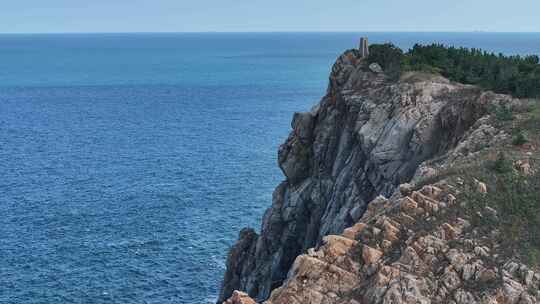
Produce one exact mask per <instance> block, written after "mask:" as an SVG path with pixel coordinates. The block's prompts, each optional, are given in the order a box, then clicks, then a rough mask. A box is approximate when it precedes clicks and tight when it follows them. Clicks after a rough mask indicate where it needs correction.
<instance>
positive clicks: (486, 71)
mask: <svg viewBox="0 0 540 304" xmlns="http://www.w3.org/2000/svg"><path fill="white" fill-rule="evenodd" d="M368 61H369V62H370V63H373V62H377V63H378V64H380V65H381V67H382V68H383V69H384V70H385V72H386V73H388V75H390V76H391V77H392V78H398V77H399V75H400V74H401V73H402V72H403V71H426V72H431V73H438V74H440V75H442V76H444V77H447V78H448V79H450V80H453V81H457V82H461V83H466V84H474V85H478V86H481V87H483V88H485V89H488V90H492V91H494V92H497V93H504V94H511V95H514V96H516V97H530V98H540V64H539V62H540V59H539V57H538V56H537V55H529V56H519V55H515V56H505V55H503V54H494V53H489V52H486V51H483V50H480V49H475V48H472V49H469V48H463V47H460V48H456V47H448V46H445V45H442V44H431V45H420V44H416V45H414V46H413V47H412V48H411V49H410V50H409V51H408V52H403V51H402V50H401V49H399V48H398V47H396V46H394V45H393V44H390V43H387V44H374V45H371V46H370V55H369V58H368Z"/></svg>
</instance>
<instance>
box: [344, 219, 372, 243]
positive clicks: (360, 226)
mask: <svg viewBox="0 0 540 304" xmlns="http://www.w3.org/2000/svg"><path fill="white" fill-rule="evenodd" d="M366 227H367V225H366V224H364V223H357V224H355V225H354V226H352V227H350V228H347V229H345V231H343V236H344V237H346V238H349V239H351V240H354V239H356V237H357V236H358V235H359V234H360V233H361V232H362V231H363V230H364V229H365V228H366Z"/></svg>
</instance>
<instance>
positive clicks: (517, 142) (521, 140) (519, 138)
mask: <svg viewBox="0 0 540 304" xmlns="http://www.w3.org/2000/svg"><path fill="white" fill-rule="evenodd" d="M527 142H528V140H527V138H526V137H525V135H524V134H523V132H521V131H520V132H519V133H518V134H517V135H516V136H514V139H512V144H513V145H514V146H522V145H524V144H526V143H527Z"/></svg>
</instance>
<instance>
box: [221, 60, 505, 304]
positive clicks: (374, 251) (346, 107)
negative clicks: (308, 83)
mask: <svg viewBox="0 0 540 304" xmlns="http://www.w3.org/2000/svg"><path fill="white" fill-rule="evenodd" d="M511 102H512V100H511V98H509V97H506V96H503V95H496V94H493V93H486V92H482V91H481V90H479V89H478V88H476V87H473V86H467V85H462V84H456V83H451V82H450V81H448V80H446V79H444V78H442V77H438V76H432V75H423V74H418V73H411V74H408V75H404V76H403V77H402V78H401V80H400V81H397V82H396V81H391V80H389V79H387V77H386V76H385V75H384V73H379V72H373V71H372V70H371V69H370V68H369V66H367V64H366V63H365V61H364V60H362V58H361V57H360V54H359V52H358V51H356V50H351V51H347V52H346V53H344V54H343V55H342V56H340V57H339V59H338V60H337V62H336V63H335V64H334V66H333V68H332V73H331V76H330V84H329V87H328V90H327V94H326V96H325V97H324V98H323V99H322V100H321V101H320V103H319V104H318V105H316V106H315V107H314V108H313V109H312V110H311V111H309V112H305V113H296V114H295V115H294V117H293V122H292V129H293V130H292V132H291V134H290V135H289V137H288V139H287V140H286V142H285V143H284V144H283V145H282V146H281V147H280V149H279V155H278V161H279V166H280V168H281V169H282V171H283V173H284V175H285V177H286V180H285V181H283V182H282V183H281V184H280V185H279V186H278V187H277V188H276V190H275V191H274V194H273V198H272V206H271V208H270V209H268V210H267V211H266V213H265V215H264V218H263V224H262V228H261V233H260V235H257V234H256V233H255V232H254V231H252V230H244V231H243V232H242V233H241V234H240V239H239V241H238V243H237V244H236V245H235V246H234V247H233V248H232V250H231V252H230V253H229V257H228V262H227V272H226V274H225V280H224V284H223V288H222V291H221V295H220V299H219V301H224V300H225V299H228V298H229V297H230V296H231V295H232V293H233V291H234V290H242V291H245V292H247V293H248V294H249V295H250V296H252V297H253V298H254V299H255V300H257V301H263V300H266V299H268V297H270V294H271V292H272V290H274V289H276V288H278V287H280V286H282V284H283V283H284V281H285V280H286V279H287V277H288V274H289V275H290V276H291V277H292V278H294V279H289V280H287V283H286V285H285V287H281V288H280V289H278V290H276V291H275V292H274V293H273V295H272V298H271V299H270V301H271V303H334V302H335V301H330V300H329V299H330V298H332V297H335V296H339V295H343V294H346V293H348V292H351V291H352V290H353V287H358V286H360V285H362V284H368V283H366V282H369V284H380V285H381V286H389V288H392V290H393V291H391V292H385V293H384V294H385V295H388V296H389V297H409V296H413V295H414V296H416V297H417V298H418V299H419V300H418V301H419V302H414V303H425V301H424V300H422V299H423V298H422V296H421V295H423V294H424V291H425V290H427V289H430V288H432V286H430V285H429V283H428V282H427V281H426V280H425V279H424V278H422V277H418V276H416V274H414V273H411V274H406V273H405V272H404V270H403V269H401V268H400V267H397V266H396V267H394V266H392V264H391V263H389V261H387V260H385V259H384V258H382V257H383V253H384V252H385V250H387V248H393V245H392V244H393V242H396V241H397V239H398V237H397V236H398V235H400V233H401V231H402V229H403V227H405V226H406V225H405V224H404V223H403V221H407V220H411V221H412V220H414V219H412V218H411V216H410V215H408V214H407V213H404V219H403V221H402V220H399V221H398V220H397V219H390V218H388V219H387V221H386V222H382V223H380V224H381V225H382V226H381V227H377V229H378V230H377V231H373V230H369V231H370V233H376V232H377V233H378V234H381V235H384V236H385V241H386V242H384V244H383V243H378V244H376V245H377V246H374V245H373V244H371V243H369V242H367V243H366V242H364V243H363V244H362V245H358V243H357V242H358V240H356V238H351V234H354V233H355V232H351V231H350V230H349V231H345V235H347V234H348V237H345V236H341V237H337V236H333V237H327V236H328V235H340V234H341V233H343V232H344V230H345V229H346V228H348V227H351V226H353V224H355V223H358V222H359V220H360V219H362V218H365V216H366V210H368V209H369V208H375V207H374V206H378V205H381V204H382V205H384V204H388V203H389V202H388V200H386V199H384V197H391V196H392V195H393V194H394V192H397V193H399V191H395V190H396V188H397V187H398V185H400V184H403V183H405V182H408V181H410V180H411V179H412V178H413V177H419V176H423V175H429V174H431V173H432V171H433V170H434V169H433V168H430V166H428V165H427V162H426V161H427V160H436V159H437V158H438V157H442V156H444V157H445V158H446V159H451V158H458V157H466V156H467V155H471V154H473V153H475V152H476V151H477V150H478V149H480V148H481V147H485V146H486V145H490V144H492V143H493V142H495V141H496V140H497V139H498V138H500V137H503V136H504V134H499V132H498V131H497V130H496V129H495V128H493V127H491V126H489V125H488V124H487V123H486V122H485V121H484V120H482V117H483V116H484V115H485V114H486V113H487V109H488V107H489V106H491V105H493V104H507V103H511ZM403 188H404V189H405V188H406V187H403ZM409 190H410V189H409ZM418 195H419V194H418ZM379 196H380V197H379ZM370 202H371V203H370ZM400 202H401V201H400ZM368 203H370V204H368ZM418 204H424V207H422V208H426V209H424V210H428V211H429V210H434V209H437V208H440V206H439V204H436V203H434V202H431V199H424V200H423V201H421V202H419V201H418V199H415V198H410V200H408V199H406V198H404V202H403V205H404V208H411V209H413V210H414V209H416V208H417V207H416V206H417V205H418ZM407 206H408V207H407ZM360 224H362V222H361V223H360ZM364 224H365V223H364ZM460 225H461V224H460V223H457V224H456V223H448V226H445V227H442V226H441V229H442V230H441V231H443V232H441V233H444V234H445V236H448V235H455V236H456V237H457V235H459V231H460V229H462V227H461V226H460ZM354 227H356V228H354ZM354 227H353V228H354V229H357V230H358V231H357V232H359V231H361V230H362V231H363V229H362V228H361V226H360V227H359V226H354ZM445 229H446V230H445ZM366 231H367V230H366ZM312 247H320V249H319V250H318V251H316V252H313V251H312V252H311V254H307V255H302V256H300V255H301V254H303V253H305V252H307V251H308V249H309V248H312ZM355 250H359V253H355ZM409 251H410V252H409V255H405V257H403V259H406V258H407V259H412V258H413V257H414V253H413V252H412V251H411V250H409ZM352 253H354V254H352ZM417 254H418V252H417ZM298 256H300V257H299V258H298V259H297V257H298ZM358 257H362V260H359V259H358ZM393 262H395V261H393ZM402 262H403V261H402ZM413 262H414V261H413ZM336 263H338V264H336ZM381 263H383V265H387V266H388V267H386V268H384V269H383V268H381V267H380V265H381ZM411 263H412V262H411ZM426 267H427V266H426ZM361 274H370V275H374V274H377V276H378V277H379V279H378V280H379V281H372V279H370V280H368V281H366V279H365V278H363V277H362V276H361ZM449 276H450V277H449V279H448V280H450V281H452V276H453V274H449ZM323 278H324V280H325V282H326V283H328V284H329V285H328V286H330V287H325V288H324V289H320V288H319V287H316V284H315V283H316V282H317V281H320V280H323ZM304 280H306V282H304ZM332 282H335V283H332ZM390 282H395V283H390ZM414 282H418V284H416V285H414V286H416V287H415V288H416V289H414V290H409V289H408V288H409V286H413V283H414ZM308 283H309V284H312V285H313V288H311V289H309V290H311V291H309V293H310V296H309V297H318V298H317V299H318V300H313V302H309V301H307V302H306V301H303V300H302V299H304V298H303V295H302V293H303V292H304V290H308V289H303V288H302V286H304V285H303V284H308ZM332 286H333V287H332ZM317 288H319V289H317ZM321 288H322V287H321ZM448 289H449V288H448V287H447V290H448ZM305 292H307V291H305ZM409 293H410V294H411V295H409ZM284 294H290V295H291V297H285V296H282V295H284ZM293 294H295V295H296V296H293ZM381 294H382V293H378V292H374V293H373V294H370V295H367V296H370V297H371V296H373V297H376V296H379V297H380V296H381ZM359 296H360V298H361V297H362V296H364V295H359ZM468 296H469V295H468V294H463V295H456V297H458V298H460V299H461V298H463V299H467V297H468ZM329 297H330V298H329ZM280 299H287V301H289V302H286V301H285V300H280ZM351 299H352V296H351ZM336 303H337V302H336ZM339 303H341V302H339ZM343 303H349V302H343ZM350 303H354V302H350ZM359 303H364V302H359ZM369 303H375V302H369ZM386 303H394V302H386ZM396 303H397V302H396ZM407 303H409V302H407ZM410 303H413V302H410ZM457 303H461V302H457Z"/></svg>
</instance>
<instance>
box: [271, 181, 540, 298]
mask: <svg viewBox="0 0 540 304" xmlns="http://www.w3.org/2000/svg"><path fill="white" fill-rule="evenodd" d="M448 189H450V187H447V189H441V188H438V187H437V186H433V185H429V186H424V187H423V188H422V189H421V190H419V191H413V192H411V194H409V195H408V196H401V195H395V196H393V198H391V199H390V200H387V202H386V203H385V204H384V205H379V208H375V209H372V210H371V211H368V212H366V213H365V214H364V216H363V217H362V219H361V220H360V221H359V222H358V223H357V224H356V225H355V226H353V227H352V228H348V229H346V231H345V233H344V234H343V236H327V237H325V238H324V240H323V245H322V246H321V247H320V248H319V249H318V250H310V251H309V252H308V254H305V255H301V256H299V257H298V258H297V259H296V261H295V263H294V264H293V267H292V269H291V271H290V273H289V277H288V279H287V280H286V281H285V282H284V284H283V286H281V287H279V288H277V289H275V290H274V291H273V292H272V294H271V296H270V298H269V299H268V300H267V301H265V302H264V303H265V304H286V303H287V304H319V303H321V304H322V303H340V304H351V303H355V304H360V303H370V304H409V303H410V304H413V303H414V304H417V303H418V304H424V303H425V304H428V303H449V304H474V303H478V304H510V303H513V304H525V303H540V273H537V272H534V271H533V270H531V269H529V268H528V267H527V266H525V265H524V264H521V263H519V262H515V261H512V260H507V261H505V260H504V259H499V258H498V256H499V253H500V252H499V251H500V248H497V244H496V243H495V242H493V241H492V239H491V238H489V237H486V235H478V234H477V233H475V230H474V229H470V228H471V224H470V223H469V222H468V221H467V220H466V219H463V218H460V217H455V216H454V215H455V211H454V210H453V209H454V208H456V206H457V205H456V204H457V203H459V202H456V201H455V197H454V196H453V195H452V194H450V193H449V190H448ZM411 202H414V204H413V203H411ZM486 215H488V214H486ZM387 232H390V233H387ZM394 234H397V235H398V236H399V237H397V238H394V237H388V236H392V235H394Z"/></svg>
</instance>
